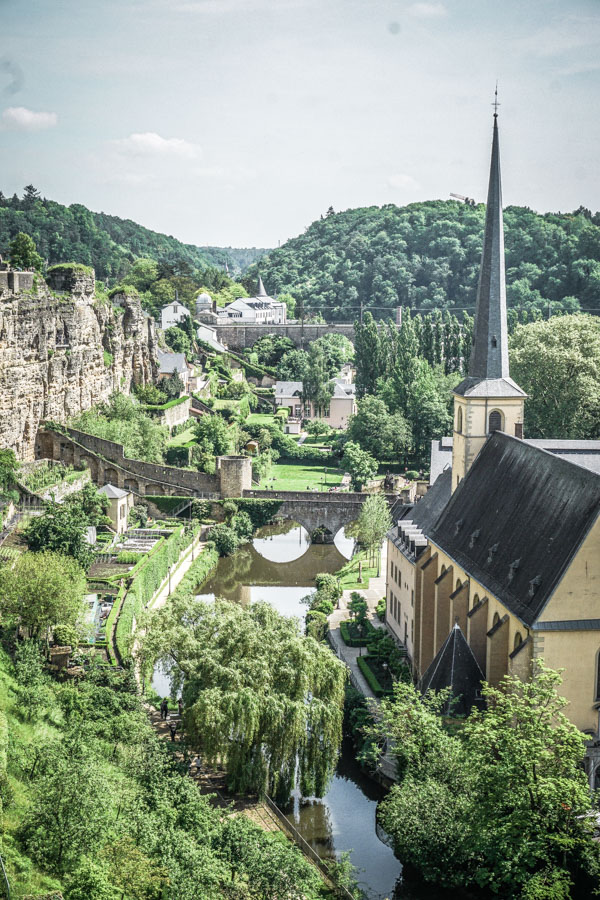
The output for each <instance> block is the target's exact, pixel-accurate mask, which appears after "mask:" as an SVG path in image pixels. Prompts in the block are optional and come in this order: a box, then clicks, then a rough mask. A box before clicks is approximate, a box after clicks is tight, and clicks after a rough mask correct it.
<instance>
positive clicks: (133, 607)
mask: <svg viewBox="0 0 600 900" xmlns="http://www.w3.org/2000/svg"><path fill="white" fill-rule="evenodd" d="M195 534H196V529H190V530H188V531H187V532H185V530H184V527H183V525H181V526H180V527H179V528H178V529H177V530H176V531H174V532H173V534H172V535H171V536H170V537H169V538H167V540H164V539H163V541H159V542H158V543H157V544H156V546H155V547H154V548H153V549H152V551H151V552H150V553H149V554H148V555H147V556H145V557H144V558H143V559H142V560H141V561H140V562H139V563H138V564H137V565H135V566H134V567H133V569H132V570H131V572H130V573H129V578H131V582H130V586H129V589H128V591H127V594H126V595H125V599H124V601H123V605H122V607H121V612H120V615H119V618H118V621H117V627H116V631H115V643H116V647H117V652H118V654H119V656H120V657H121V661H122V662H126V661H128V660H130V657H131V643H132V639H133V623H134V620H135V621H137V620H138V619H139V618H140V616H141V614H142V610H143V609H144V607H145V606H146V605H147V603H148V602H149V601H150V599H151V597H152V596H153V595H154V593H155V592H156V591H157V589H158V588H159V586H160V584H161V583H162V582H163V581H164V579H165V577H166V575H167V572H168V571H169V568H170V567H171V566H172V565H173V563H175V562H177V560H178V559H179V557H180V555H181V552H182V551H183V550H184V549H185V548H186V547H187V546H189V544H190V543H191V542H192V540H193V539H194V537H195Z"/></svg>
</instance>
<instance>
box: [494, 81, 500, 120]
mask: <svg viewBox="0 0 600 900" xmlns="http://www.w3.org/2000/svg"><path fill="white" fill-rule="evenodd" d="M492 106H493V107H494V118H495V119H497V118H498V107H499V106H500V103H499V102H498V82H496V90H495V91H494V102H493V103H492Z"/></svg>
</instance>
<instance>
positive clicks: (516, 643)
mask: <svg viewBox="0 0 600 900" xmlns="http://www.w3.org/2000/svg"><path fill="white" fill-rule="evenodd" d="M522 643H523V637H522V635H521V632H520V631H517V633H516V634H515V641H514V644H513V650H516V649H517V647H520V646H521V644H522Z"/></svg>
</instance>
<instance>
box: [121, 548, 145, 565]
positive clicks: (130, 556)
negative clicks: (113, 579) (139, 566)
mask: <svg viewBox="0 0 600 900" xmlns="http://www.w3.org/2000/svg"><path fill="white" fill-rule="evenodd" d="M145 555H146V554H145V553H135V552H134V551H133V550H121V552H120V553H119V555H118V556H117V562H118V563H122V564H123V565H133V566H134V565H135V564H136V563H138V562H139V561H140V559H142V558H143V557H144V556H145Z"/></svg>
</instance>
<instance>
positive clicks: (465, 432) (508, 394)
mask: <svg viewBox="0 0 600 900" xmlns="http://www.w3.org/2000/svg"><path fill="white" fill-rule="evenodd" d="M493 105H494V131H493V136H492V161H491V165H490V182H489V186H488V197H487V208H486V213H485V231H484V235H483V251H482V254H481V268H480V271H479V284H478V287H477V305H476V308H475V325H474V329H473V346H472V350H471V358H470V361H469V374H468V375H467V377H466V378H464V379H463V380H462V381H461V383H460V384H459V385H458V386H457V387H455V388H454V441H453V447H452V487H453V489H454V488H456V486H457V485H458V484H459V483H460V481H461V479H462V478H464V476H465V475H466V473H467V472H468V471H469V468H470V467H471V463H472V462H473V460H474V459H475V457H476V456H477V454H478V453H479V451H480V450H481V448H482V447H483V445H484V443H485V441H486V440H487V438H488V436H489V434H491V432H492V431H505V432H507V433H508V434H514V435H515V436H516V437H523V413H524V403H525V397H526V394H525V391H523V390H522V389H521V388H520V387H519V386H518V385H517V384H515V382H514V381H513V380H512V378H511V377H510V372H509V368H508V326H507V322H506V276H505V264H504V223H503V219H502V180H501V177H500V143H499V140H498V90H497V89H496V95H495V99H494V104H493Z"/></svg>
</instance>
